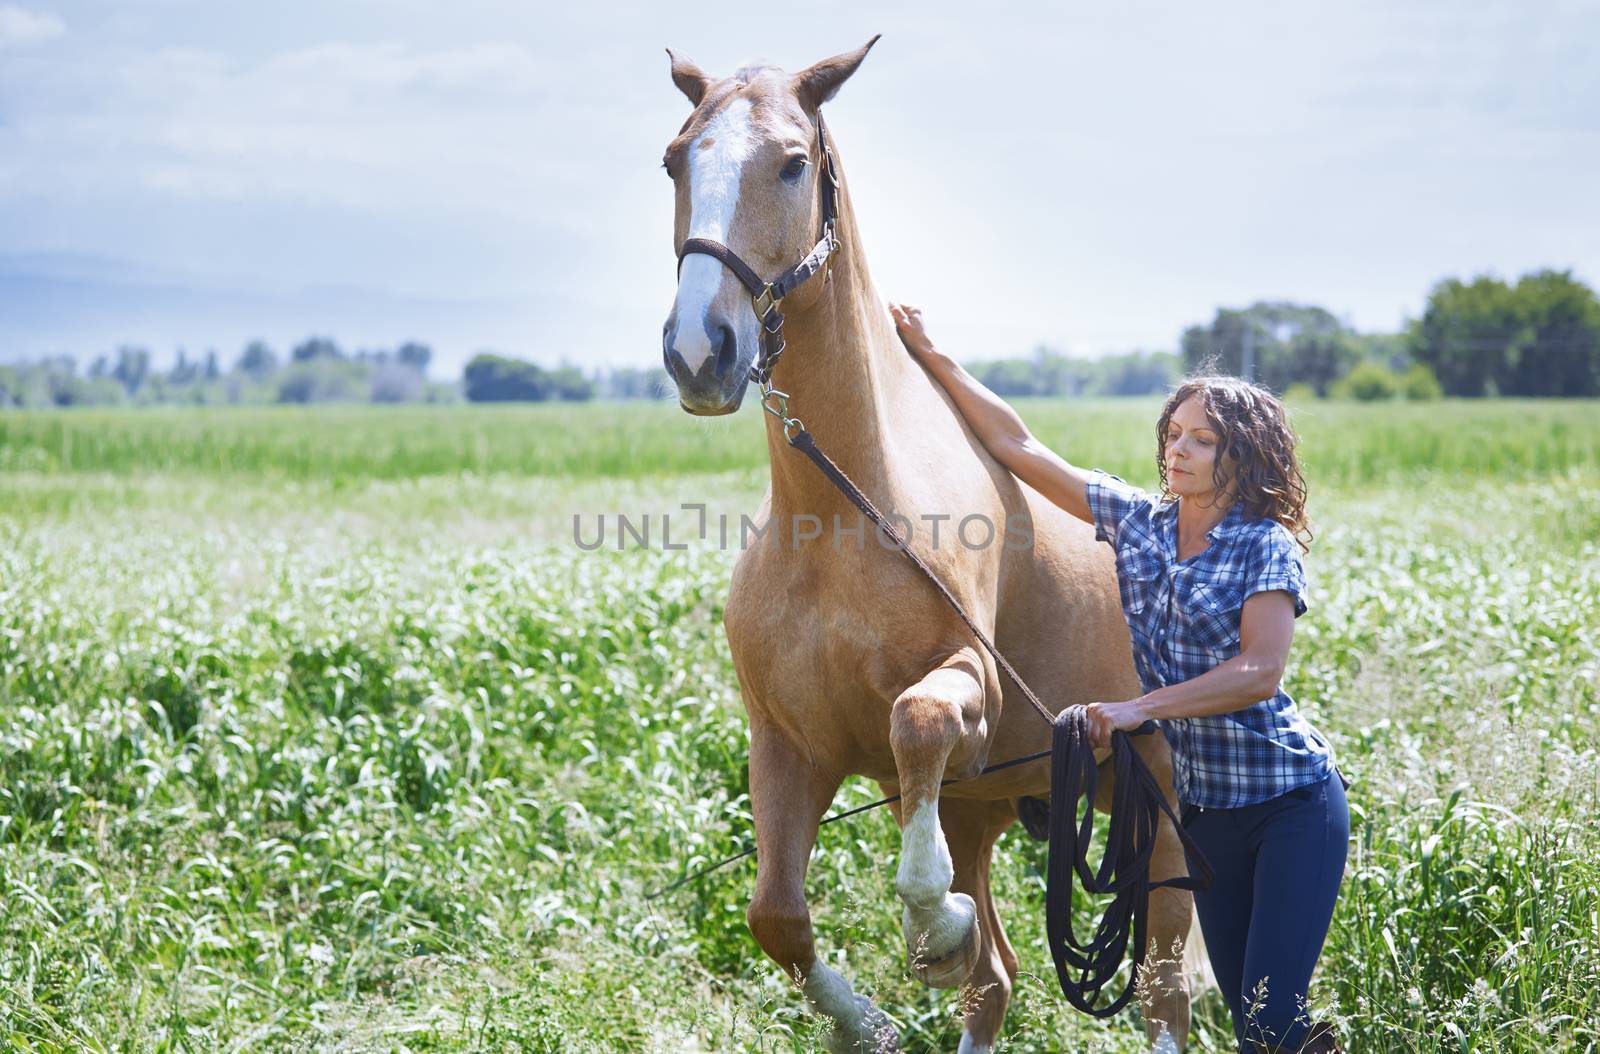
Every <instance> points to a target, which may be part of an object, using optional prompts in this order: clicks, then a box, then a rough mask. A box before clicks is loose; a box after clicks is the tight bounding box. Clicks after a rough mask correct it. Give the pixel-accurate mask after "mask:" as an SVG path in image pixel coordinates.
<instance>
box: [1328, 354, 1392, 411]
mask: <svg viewBox="0 0 1600 1054" xmlns="http://www.w3.org/2000/svg"><path fill="white" fill-rule="evenodd" d="M1399 392H1400V378H1399V377H1396V376H1395V375H1394V371H1393V370H1391V369H1389V367H1387V366H1385V365H1383V364H1382V363H1379V362H1358V363H1356V365H1354V366H1352V367H1351V368H1350V372H1349V373H1347V374H1345V375H1344V376H1343V377H1341V378H1340V379H1339V380H1337V381H1335V382H1334V383H1333V384H1332V385H1330V386H1329V388H1328V394H1329V395H1331V396H1333V397H1334V398H1335V399H1359V400H1361V401H1362V402H1374V401H1377V400H1380V399H1393V398H1394V397H1395V396H1396V395H1398V394H1399Z"/></svg>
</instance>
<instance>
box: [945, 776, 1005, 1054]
mask: <svg viewBox="0 0 1600 1054" xmlns="http://www.w3.org/2000/svg"><path fill="white" fill-rule="evenodd" d="M1015 818H1016V814H1015V812H1013V810H1012V808H1011V803H1010V802H1009V801H963V800H961V799H955V798H946V799H944V800H943V801H942V802H941V803H940V810H939V821H940V824H941V826H943V828H944V832H945V837H946V838H947V839H948V840H949V843H950V856H951V859H952V860H953V861H954V863H955V882H954V886H953V888H954V889H956V890H958V891H959V892H962V893H966V894H968V895H969V896H971V897H972V899H973V900H974V901H975V902H976V903H977V905H978V918H979V920H980V925H981V926H982V929H983V946H982V950H981V952H980V953H979V955H978V962H977V965H976V966H975V967H974V968H973V970H972V974H971V975H970V976H969V977H968V978H967V981H966V986H965V987H966V989H967V992H966V993H965V997H964V998H963V999H962V1003H963V1004H964V1005H965V1007H966V1022H965V1024H966V1028H965V1029H963V1030H962V1033H961V1048H960V1052H959V1054H987V1052H988V1051H990V1050H993V1049H994V1041H995V1038H996V1037H997V1036H999V1034H1000V1025H1001V1023H1002V1022H1003V1021H1004V1019H1005V1013H1006V1004H1007V1003H1008V1002H1009V1001H1010V999H1011V986H1012V984H1013V983H1014V982H1015V981H1016V979H1017V955H1016V952H1014V951H1012V950H1011V944H1010V942H1009V941H1007V940H1006V931H1005V929H1004V928H1003V927H1002V926H1001V925H1000V915H999V913H998V912H996V911H995V906H994V897H993V896H992V895H991V893H990V890H989V861H990V859H991V857H992V854H993V852H994V843H995V840H996V839H997V838H999V837H1000V835H1001V834H1002V833H1004V831H1005V829H1006V828H1007V827H1009V826H1011V822H1012V821H1013V820H1014V819H1015Z"/></svg>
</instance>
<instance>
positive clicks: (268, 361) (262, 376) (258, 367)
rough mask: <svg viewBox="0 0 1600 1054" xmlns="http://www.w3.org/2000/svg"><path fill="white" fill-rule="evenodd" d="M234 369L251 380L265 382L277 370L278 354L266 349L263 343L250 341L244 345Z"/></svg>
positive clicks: (268, 348)
mask: <svg viewBox="0 0 1600 1054" xmlns="http://www.w3.org/2000/svg"><path fill="white" fill-rule="evenodd" d="M235 368H236V369H237V370H238V371H239V372H240V373H243V374H245V375H246V376H248V377H249V378H250V379H251V380H255V381H262V380H266V378H267V377H269V376H271V374H272V373H273V371H274V370H276V369H277V368H278V353H277V352H275V351H273V350H272V349H271V348H270V347H268V346H267V345H266V342H265V341H260V340H252V341H251V342H250V343H249V344H246V345H245V347H244V352H243V353H242V354H241V355H240V356H239V362H238V364H237V366H236V367H235Z"/></svg>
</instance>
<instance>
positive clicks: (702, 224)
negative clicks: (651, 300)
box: [672, 98, 755, 373]
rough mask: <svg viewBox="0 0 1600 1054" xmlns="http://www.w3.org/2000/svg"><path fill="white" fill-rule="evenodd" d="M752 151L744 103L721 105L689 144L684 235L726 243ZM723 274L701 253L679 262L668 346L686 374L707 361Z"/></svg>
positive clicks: (741, 100)
mask: <svg viewBox="0 0 1600 1054" xmlns="http://www.w3.org/2000/svg"><path fill="white" fill-rule="evenodd" d="M754 150H755V136H754V135H753V134H752V133H751V129H750V100H749V99H745V98H739V99H735V100H733V101H732V102H731V103H729V104H728V105H726V106H724V107H723V108H722V109H721V110H720V111H719V112H718V113H717V115H716V116H715V117H713V118H711V120H709V121H707V122H706V126H705V127H704V128H702V129H701V130H700V134H699V135H697V136H695V140H694V142H693V143H691V144H690V145H689V237H691V238H709V239H711V240H712V241H716V242H721V243H722V244H724V245H726V244H728V232H729V231H730V230H731V229H732V228H733V214H734V211H735V210H736V209H737V208H738V207H739V174H740V172H741V171H742V170H743V168H744V163H745V162H746V161H748V160H750V155H751V154H752V153H753V152H754ZM725 276H728V272H727V270H726V269H725V268H724V267H723V266H722V262H721V261H719V260H718V259H716V258H715V257H713V256H707V255H706V254H705V253H690V254H689V255H688V256H686V257H684V258H683V270H682V271H681V272H679V275H678V302H677V319H678V328H677V333H676V335H675V336H674V338H673V342H672V347H673V350H674V351H676V352H677V353H678V354H679V355H682V356H683V362H684V365H685V366H687V367H688V368H689V372H690V373H697V372H699V370H700V367H701V366H702V365H704V363H705V361H706V360H707V359H708V358H710V357H711V354H712V343H711V333H710V332H709V327H708V326H707V325H706V314H707V312H708V311H709V310H710V309H711V304H712V301H713V300H715V299H716V296H717V290H718V289H720V288H721V286H722V281H723V278H724V277H725Z"/></svg>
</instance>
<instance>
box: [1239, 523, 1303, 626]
mask: <svg viewBox="0 0 1600 1054" xmlns="http://www.w3.org/2000/svg"><path fill="white" fill-rule="evenodd" d="M1270 589H1282V590H1284V591H1285V592H1287V593H1288V594H1289V595H1290V596H1292V597H1294V617H1295V618H1299V617H1300V616H1301V615H1304V614H1305V613H1306V601H1305V591H1306V568H1305V564H1304V563H1303V562H1302V561H1301V559H1300V546H1299V544H1298V543H1296V542H1295V540H1294V535H1293V534H1290V533H1289V528H1287V527H1285V526H1284V525H1283V524H1281V523H1277V522H1274V523H1273V524H1272V526H1271V529H1269V530H1268V531H1267V532H1266V533H1265V534H1263V535H1262V536H1261V539H1260V540H1259V541H1258V542H1257V543H1256V545H1255V548H1254V550H1253V552H1252V554H1251V559H1250V570H1249V573H1248V574H1247V575H1246V576H1245V586H1244V599H1246V600H1248V599H1249V598H1250V594H1252V593H1261V592H1264V591H1266V590H1270Z"/></svg>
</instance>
